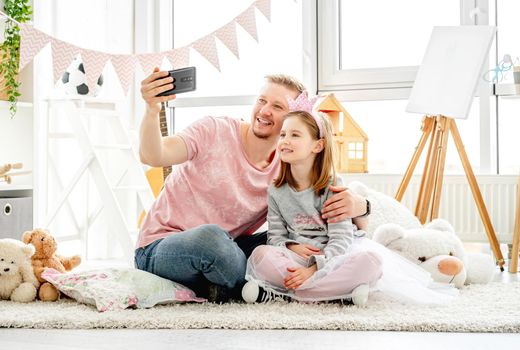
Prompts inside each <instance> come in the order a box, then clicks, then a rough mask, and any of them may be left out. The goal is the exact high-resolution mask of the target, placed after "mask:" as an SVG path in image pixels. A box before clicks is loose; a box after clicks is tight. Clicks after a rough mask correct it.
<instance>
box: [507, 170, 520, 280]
mask: <svg viewBox="0 0 520 350" xmlns="http://www.w3.org/2000/svg"><path fill="white" fill-rule="evenodd" d="M515 208H516V215H515V229H514V232H513V248H512V249H511V261H510V262H509V272H511V273H517V272H518V253H519V251H518V249H519V248H520V246H519V245H520V176H519V177H518V184H517V186H516V207H515Z"/></svg>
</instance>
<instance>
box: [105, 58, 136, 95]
mask: <svg viewBox="0 0 520 350" xmlns="http://www.w3.org/2000/svg"><path fill="white" fill-rule="evenodd" d="M136 60H137V58H136V57H135V56H133V55H110V62H112V66H113V67H114V70H115V71H116V74H117V77H118V78H119V82H120V83H121V88H122V89H123V92H124V93H125V95H126V94H127V93H128V89H129V88H130V84H132V79H133V78H134V69H133V67H134V66H135V64H136ZM129 67H130V68H129Z"/></svg>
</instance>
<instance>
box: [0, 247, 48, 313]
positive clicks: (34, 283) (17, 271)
mask: <svg viewBox="0 0 520 350" xmlns="http://www.w3.org/2000/svg"><path fill="white" fill-rule="evenodd" d="M33 254H34V247H33V246H32V245H31V244H25V243H23V242H21V241H18V240H16V239H10V238H4V239H0V300H8V299H10V300H12V301H17V302H22V303H27V302H30V301H33V300H35V299H36V288H38V286H39V283H38V280H37V279H36V277H35V276H34V272H33V267H32V264H31V256H32V255H33Z"/></svg>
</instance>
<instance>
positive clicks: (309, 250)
mask: <svg viewBox="0 0 520 350" xmlns="http://www.w3.org/2000/svg"><path fill="white" fill-rule="evenodd" d="M287 249H289V250H292V251H293V252H295V253H296V254H298V255H299V256H301V257H303V258H305V259H308V258H309V256H311V255H321V254H323V253H322V252H321V250H320V248H316V247H315V246H313V245H310V244H298V243H293V244H289V245H288V246H287Z"/></svg>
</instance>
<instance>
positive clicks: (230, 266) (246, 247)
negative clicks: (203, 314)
mask: <svg viewBox="0 0 520 350" xmlns="http://www.w3.org/2000/svg"><path fill="white" fill-rule="evenodd" d="M266 239H267V234H266V233H265V232H264V233H259V234H255V235H253V236H248V237H240V238H237V239H236V240H235V241H233V238H231V236H230V235H229V233H228V232H226V231H224V230H223V229H221V228H220V227H219V226H217V225H201V226H198V227H195V228H192V229H189V230H186V231H183V232H179V233H174V234H172V235H171V236H168V237H165V238H162V239H159V240H157V241H155V242H153V243H150V244H149V245H147V246H146V247H143V248H138V249H136V251H135V266H136V267H137V268H138V269H140V270H144V271H148V272H151V273H153V274H156V275H158V276H161V277H163V278H167V279H169V280H172V281H175V282H179V283H182V284H184V285H185V286H187V287H189V288H191V289H193V290H194V291H195V292H196V293H197V294H198V295H203V294H204V290H205V289H207V285H208V282H211V283H214V284H218V285H220V286H224V287H227V288H229V289H233V288H241V287H242V285H243V284H244V283H245V279H244V276H245V271H246V262H247V258H248V257H249V255H250V254H251V252H252V251H253V250H254V248H256V247H257V246H258V245H261V244H266Z"/></svg>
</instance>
